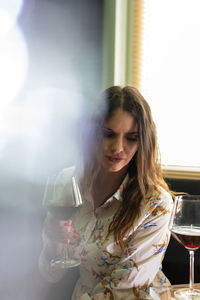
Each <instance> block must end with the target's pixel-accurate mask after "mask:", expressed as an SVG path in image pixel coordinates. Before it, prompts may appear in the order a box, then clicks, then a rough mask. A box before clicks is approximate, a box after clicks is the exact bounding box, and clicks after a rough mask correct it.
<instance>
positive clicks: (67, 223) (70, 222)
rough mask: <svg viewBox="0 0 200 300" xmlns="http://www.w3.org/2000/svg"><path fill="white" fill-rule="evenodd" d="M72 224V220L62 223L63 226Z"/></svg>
mask: <svg viewBox="0 0 200 300" xmlns="http://www.w3.org/2000/svg"><path fill="white" fill-rule="evenodd" d="M71 224H72V220H68V221H66V222H65V223H64V226H70V225H71Z"/></svg>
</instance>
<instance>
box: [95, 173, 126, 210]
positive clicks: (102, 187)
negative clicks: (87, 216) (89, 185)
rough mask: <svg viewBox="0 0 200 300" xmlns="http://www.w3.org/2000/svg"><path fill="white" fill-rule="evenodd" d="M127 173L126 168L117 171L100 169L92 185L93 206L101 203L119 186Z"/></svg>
mask: <svg viewBox="0 0 200 300" xmlns="http://www.w3.org/2000/svg"><path fill="white" fill-rule="evenodd" d="M126 174H127V169H122V170H120V171H119V172H106V171H105V170H103V169H101V170H100V171H99V174H98V175H97V178H96V180H95V182H94V185H93V193H92V194H93V198H94V204H95V207H98V206H100V205H102V204H103V203H104V202H105V201H106V200H107V199H108V198H109V197H111V196H112V195H113V194H114V192H115V191H116V190H117V189H118V188H119V186H120V185H121V183H122V182H123V180H124V178H125V176H126Z"/></svg>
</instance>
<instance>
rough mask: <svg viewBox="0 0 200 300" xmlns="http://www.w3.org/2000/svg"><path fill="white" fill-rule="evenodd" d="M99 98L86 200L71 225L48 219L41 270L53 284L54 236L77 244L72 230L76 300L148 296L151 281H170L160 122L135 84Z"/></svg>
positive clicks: (56, 277) (167, 199)
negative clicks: (164, 264)
mask: <svg viewBox="0 0 200 300" xmlns="http://www.w3.org/2000/svg"><path fill="white" fill-rule="evenodd" d="M101 100H102V101H101V104H103V105H102V108H103V109H102V110H101V113H100V114H99V116H98V118H97V120H96V123H95V124H96V126H95V132H94V135H93V137H92V141H93V143H92V144H90V152H89V155H88V158H87V160H86V162H85V170H84V177H83V181H82V193H83V197H84V205H83V206H82V207H80V209H79V211H78V212H77V213H76V215H75V216H74V217H73V224H72V225H73V227H72V226H71V223H70V222H69V223H68V225H69V226H67V228H66V227H65V226H64V224H63V223H62V222H58V221H57V225H55V223H56V222H55V220H54V221H53V217H52V216H48V217H47V220H46V229H45V230H44V231H45V232H46V236H47V237H46V240H48V242H46V244H45V247H44V249H43V251H42V254H41V258H40V268H41V270H42V271H43V273H45V274H46V276H47V277H48V278H49V280H51V281H56V280H59V279H60V278H61V277H62V275H63V274H62V273H63V272H61V271H55V270H51V269H50V268H49V260H50V259H51V258H52V257H53V255H55V252H56V251H58V249H57V248H56V243H53V241H52V240H53V239H54V238H55V236H56V233H58V231H59V233H60V235H59V241H64V240H66V239H69V240H71V241H72V244H73V241H74V240H75V237H77V235H76V234H74V232H72V231H73V230H74V227H75V230H76V232H77V233H78V234H79V235H80V241H81V243H80V245H81V246H80V247H77V246H76V247H74V253H75V252H77V253H78V252H80V255H81V266H80V278H79V280H78V282H77V284H76V287H75V290H74V293H73V296H72V299H73V300H77V299H81V300H86V299H93V300H96V299H99V300H102V299H115V300H118V299H120V300H122V299H126V300H129V299H151V297H150V295H149V287H150V286H154V285H156V286H159V285H161V286H162V285H168V284H169V281H168V280H167V278H166V277H165V276H164V274H163V273H162V271H161V264H162V260H163V257H164V254H165V251H166V248H167V245H168V242H169V238H170V233H169V230H168V222H169V218H170V214H171V210H172V205H173V201H172V197H171V194H172V193H171V192H170V191H169V188H168V186H167V184H166V183H165V181H164V180H163V177H162V175H161V168H160V164H159V161H158V147H157V139H156V127H155V124H154V122H153V120H152V115H151V111H150V108H149V105H148V103H147V102H146V101H145V99H144V98H143V97H142V95H141V94H140V93H139V92H138V90H137V89H135V88H133V87H124V88H122V87H118V86H114V87H111V88H109V89H107V90H106V91H105V92H104V94H103V96H102V99H101ZM52 223H54V224H53V225H52ZM61 223H62V224H61ZM55 228H56V230H55ZM70 231H71V232H70ZM53 233H54V234H53ZM57 236H58V234H57ZM57 239H58V238H57ZM53 245H54V247H53ZM71 247H73V245H72V246H71Z"/></svg>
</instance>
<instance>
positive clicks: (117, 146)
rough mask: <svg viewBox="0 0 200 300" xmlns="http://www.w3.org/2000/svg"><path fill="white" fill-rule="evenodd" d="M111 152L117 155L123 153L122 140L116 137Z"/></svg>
mask: <svg viewBox="0 0 200 300" xmlns="http://www.w3.org/2000/svg"><path fill="white" fill-rule="evenodd" d="M112 151H113V153H114V154H118V153H120V152H122V151H123V139H122V138H121V137H117V138H115V139H114V141H113V144H112Z"/></svg>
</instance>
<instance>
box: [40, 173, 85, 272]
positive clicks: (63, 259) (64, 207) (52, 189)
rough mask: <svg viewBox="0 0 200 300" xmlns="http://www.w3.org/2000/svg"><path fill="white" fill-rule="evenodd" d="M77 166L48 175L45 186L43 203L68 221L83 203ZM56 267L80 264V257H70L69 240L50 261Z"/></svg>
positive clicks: (57, 215) (54, 214) (61, 267)
mask: <svg viewBox="0 0 200 300" xmlns="http://www.w3.org/2000/svg"><path fill="white" fill-rule="evenodd" d="M74 171H75V168H74V167H70V168H66V169H64V170H63V171H62V172H61V173H60V174H59V175H58V176H55V175H52V176H49V177H48V180H47V184H46V186H45V191H44V196H43V205H44V206H45V207H46V208H47V210H48V211H49V212H50V213H51V214H52V215H53V216H54V217H55V218H56V219H59V220H63V221H67V220H69V219H70V218H71V216H72V215H73V214H74V212H75V210H76V209H77V207H79V206H80V205H82V197H81V193H80V190H79V186H78V183H77V179H76V177H75V175H74ZM50 264H51V267H53V268H56V269H68V268H73V267H76V266H78V265H80V259H78V258H73V259H72V258H70V257H69V251H68V244H67V242H66V243H65V244H63V245H62V252H61V254H60V255H59V257H56V258H54V259H52V260H51V262H50Z"/></svg>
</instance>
